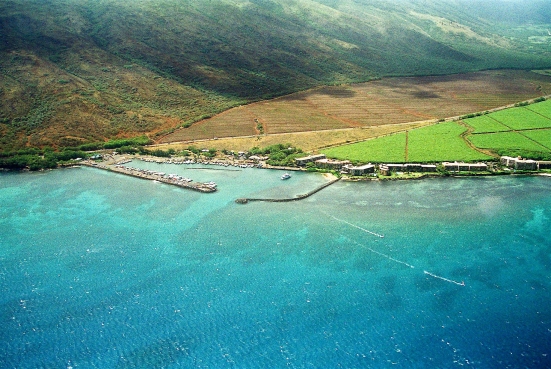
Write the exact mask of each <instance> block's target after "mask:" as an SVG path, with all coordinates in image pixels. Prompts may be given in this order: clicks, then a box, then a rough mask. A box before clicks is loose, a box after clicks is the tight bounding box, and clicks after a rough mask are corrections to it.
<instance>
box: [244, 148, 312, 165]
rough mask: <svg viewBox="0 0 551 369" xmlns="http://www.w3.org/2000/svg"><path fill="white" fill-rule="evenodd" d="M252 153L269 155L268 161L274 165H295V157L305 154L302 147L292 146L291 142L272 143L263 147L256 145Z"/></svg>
mask: <svg viewBox="0 0 551 369" xmlns="http://www.w3.org/2000/svg"><path fill="white" fill-rule="evenodd" d="M250 153H251V154H252V155H261V156H267V157H268V160H266V163H267V164H269V165H274V166H281V167H285V166H295V158H297V157H300V156H304V153H303V152H302V150H301V149H299V148H296V147H292V146H291V144H277V145H270V146H268V147H265V148H263V149H261V148H259V147H254V148H252V149H251V150H250Z"/></svg>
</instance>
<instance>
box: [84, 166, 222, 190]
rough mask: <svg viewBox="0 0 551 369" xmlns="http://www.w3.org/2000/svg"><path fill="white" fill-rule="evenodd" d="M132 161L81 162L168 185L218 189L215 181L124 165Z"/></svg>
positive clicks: (194, 188) (196, 188) (193, 188)
mask: <svg viewBox="0 0 551 369" xmlns="http://www.w3.org/2000/svg"><path fill="white" fill-rule="evenodd" d="M130 161H131V160H119V161H107V162H95V161H90V160H85V161H82V162H81V164H82V165H85V166H88V167H92V168H98V169H103V170H108V171H111V172H115V173H119V174H124V175H127V176H131V177H134V178H140V179H145V180H150V181H153V182H158V183H159V182H160V183H165V184H168V185H172V186H177V187H181V188H186V189H189V190H193V191H198V192H203V193H211V192H215V191H216V183H214V182H206V183H202V182H194V181H193V180H192V179H190V178H186V177H182V176H179V175H176V174H167V173H164V172H157V171H153V170H146V169H139V168H134V167H130V166H125V165H124V164H127V163H129V162H130Z"/></svg>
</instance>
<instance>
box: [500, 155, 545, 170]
mask: <svg viewBox="0 0 551 369" xmlns="http://www.w3.org/2000/svg"><path fill="white" fill-rule="evenodd" d="M499 161H500V163H501V164H502V165H505V166H507V167H509V168H514V169H518V170H540V169H551V162H549V161H536V160H532V159H523V158H521V157H520V156H519V157H516V158H513V157H510V156H502V157H501V158H500V160H499Z"/></svg>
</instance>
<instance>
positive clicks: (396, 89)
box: [161, 71, 551, 143]
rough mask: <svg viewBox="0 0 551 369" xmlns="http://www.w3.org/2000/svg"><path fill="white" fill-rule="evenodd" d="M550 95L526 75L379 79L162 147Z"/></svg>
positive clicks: (250, 110)
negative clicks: (192, 141)
mask: <svg viewBox="0 0 551 369" xmlns="http://www.w3.org/2000/svg"><path fill="white" fill-rule="evenodd" d="M550 93H551V80H550V79H549V78H548V77H546V76H542V75H539V74H536V73H531V72H525V71H486V72H478V73H470V74H462V75H452V76H434V77H405V78H384V79H380V80H375V81H371V82H366V83H360V84H354V85H345V86H327V87H321V88H315V89H312V90H308V91H303V92H299V93H295V94H292V95H288V96H284V97H281V98H276V99H273V100H269V101H262V102H257V103H252V104H249V105H244V106H240V107H236V108H233V109H230V110H228V111H226V112H224V113H222V114H219V115H216V116H214V117H212V118H209V119H206V120H203V121H201V122H199V123H196V124H194V125H192V126H191V127H189V128H185V129H179V130H176V132H175V133H173V134H171V135H168V136H166V137H165V138H163V140H162V141H161V142H164V143H167V142H177V141H189V140H198V139H212V138H213V137H218V138H222V137H239V136H247V135H251V134H252V135H254V134H258V132H257V130H256V127H257V122H261V123H262V126H263V129H264V133H265V134H268V135H269V134H281V133H297V132H309V131H321V130H328V129H342V128H357V127H377V126H388V125H393V124H403V123H408V122H421V121H429V120H434V121H435V120H438V119H442V118H447V117H453V116H460V115H464V114H468V113H473V112H482V111H486V110H489V109H492V108H496V107H499V106H504V105H508V104H513V103H516V102H519V101H524V100H528V99H531V98H535V97H538V96H541V95H545V94H550Z"/></svg>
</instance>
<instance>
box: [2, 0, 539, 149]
mask: <svg viewBox="0 0 551 369" xmlns="http://www.w3.org/2000/svg"><path fill="white" fill-rule="evenodd" d="M322 3H323V5H322ZM535 6H536V5H531V7H535ZM536 9H537V7H536ZM473 10H476V9H465V8H464V6H462V5H461V3H460V2H459V3H457V2H449V3H448V2H445V3H443V4H438V5H432V6H431V7H427V6H426V4H424V3H422V2H418V1H403V2H401V3H400V6H396V4H394V3H393V2H390V1H346V0H345V1H338V2H335V1H328V0H324V1H322V0H318V1H313V0H295V1H283V0H275V1H268V0H255V1H245V0H218V1H207V0H194V1H191V0H182V1H176V0H155V1H145V0H134V1H131V2H123V1H120V0H100V1H98V0H84V1H76V0H8V1H4V2H2V3H1V4H0V34H2V40H1V43H0V66H1V68H0V87H1V89H0V134H1V140H0V149H3V150H5V149H11V148H18V147H22V146H26V145H31V146H43V145H54V146H55V145H61V146H67V145H74V144H78V143H81V142H88V141H94V140H103V139H106V138H109V137H116V136H119V137H122V136H133V135H137V134H141V133H147V134H150V135H155V134H156V133H161V132H163V131H166V130H169V129H172V128H174V127H177V126H180V125H184V124H189V123H191V122H194V121H196V120H198V119H200V118H201V117H204V116H209V115H212V114H214V113H216V112H220V111H222V110H225V109H227V108H228V107H231V106H235V105H238V104H241V103H244V102H248V101H253V100H257V99H263V98H267V97H270V96H276V95H282V94H286V93H289V92H292V91H297V90H303V89H306V88H308V87H312V86H317V85H322V84H335V83H343V82H353V81H364V80H368V79H370V78H373V77H379V76H383V75H414V74H446V73H454V72H460V71H470V70H476V69H484V68H496V67H515V68H532V67H537V66H543V65H545V64H546V63H547V64H548V63H549V62H548V60H549V58H548V56H549V55H548V54H545V53H544V51H542V50H546V49H545V45H543V46H541V47H539V48H537V47H536V48H535V49H534V47H532V48H530V47H528V46H533V45H524V43H523V42H515V40H514V39H511V37H514V36H515V33H514V32H513V31H510V29H511V27H509V28H507V27H505V26H504V25H501V23H500V22H498V21H496V20H497V19H499V14H498V15H493V14H490V13H488V12H487V11H486V12H484V11H480V12H478V13H477V12H474V13H473ZM517 13H518V12H517ZM523 14H524V13H523ZM533 14H535V15H530V14H527V15H525V17H526V19H524V20H521V21H519V22H517V23H518V24H519V25H520V26H522V24H524V23H526V22H528V21H534V20H535V21H536V23H537V24H543V23H545V22H548V21H549V19H548V18H546V17H545V12H544V13H543V14H544V16H543V18H542V15H541V14H542V12H537V11H534V12H533ZM536 15H537V17H536ZM473 17H474V18H476V19H474V18H473ZM443 20H449V22H451V23H450V24H452V26H449V25H447V26H446V27H444V26H443V22H444V21H443ZM444 23H445V22H444ZM505 29H507V30H508V32H509V33H511V32H512V36H511V35H509V38H504V37H502V36H500V35H499V33H500V32H502V33H503V32H504V31H503V30H505ZM521 29H522V30H523V32H525V28H522V27H521ZM519 32H520V31H519ZM517 33H518V32H517ZM546 58H547V59H546ZM547 66H548V65H547Z"/></svg>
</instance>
